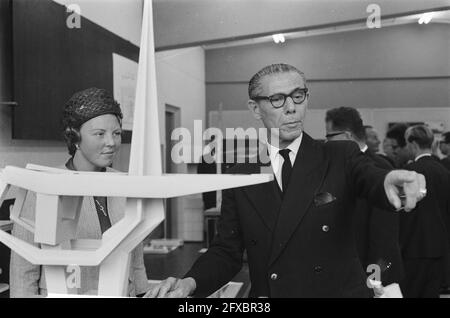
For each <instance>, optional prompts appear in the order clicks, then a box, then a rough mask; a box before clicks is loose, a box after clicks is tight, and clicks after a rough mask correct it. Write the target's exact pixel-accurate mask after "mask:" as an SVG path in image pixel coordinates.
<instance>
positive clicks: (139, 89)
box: [129, 0, 162, 176]
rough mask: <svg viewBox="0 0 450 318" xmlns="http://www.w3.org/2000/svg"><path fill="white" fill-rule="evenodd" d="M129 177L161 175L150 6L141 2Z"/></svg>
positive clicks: (146, 2) (146, 0)
mask: <svg viewBox="0 0 450 318" xmlns="http://www.w3.org/2000/svg"><path fill="white" fill-rule="evenodd" d="M134 105H135V106H134V118H133V136H132V142H131V152H130V166H129V174H130V175H135V176H144V175H155V176H159V175H161V174H162V163H161V148H160V140H161V139H160V135H159V117H158V98H157V94H156V66H155V45H154V39H153V12H152V4H151V2H150V1H148V0H144V8H143V18H142V33H141V44H140V51H139V67H138V78H137V86H136V97H135V103H134Z"/></svg>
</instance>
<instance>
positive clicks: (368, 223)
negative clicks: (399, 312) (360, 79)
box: [325, 107, 403, 294]
mask: <svg viewBox="0 0 450 318" xmlns="http://www.w3.org/2000/svg"><path fill="white" fill-rule="evenodd" d="M325 123H326V133H327V135H326V137H327V141H337V140H350V141H354V142H355V143H356V144H357V145H358V147H359V148H360V149H361V152H363V153H364V155H365V156H367V157H368V158H370V159H371V160H372V161H373V162H374V163H375V164H376V165H377V166H378V167H381V168H383V169H387V170H392V169H393V167H392V166H391V165H390V164H389V162H388V161H387V160H385V159H384V158H382V157H380V156H378V155H377V154H376V153H375V152H373V151H372V150H375V148H373V147H372V149H371V148H370V147H368V145H367V144H366V142H365V139H366V135H365V127H366V126H363V122H362V119H361V116H360V114H359V112H358V111H357V110H356V109H354V108H352V107H339V108H333V109H330V110H328V111H327V113H326V117H325ZM367 127H370V126H367ZM378 144H379V142H378ZM354 231H355V238H356V247H357V250H358V254H359V257H360V260H361V262H362V265H363V268H364V269H365V270H366V272H367V273H368V274H372V270H371V269H372V268H376V269H377V270H378V271H379V272H378V274H380V275H379V277H378V280H379V281H380V282H382V283H383V285H384V286H387V285H391V284H392V288H395V289H396V290H397V294H400V293H399V292H398V288H399V287H398V283H399V282H400V280H401V279H402V278H403V265H402V258H401V253H400V245H399V241H398V235H399V232H398V213H392V211H387V210H384V209H379V208H377V207H375V206H373V205H372V204H370V203H369V202H368V200H366V199H364V198H358V199H357V201H356V206H355V215H354ZM373 265H376V266H377V267H373ZM394 284H395V285H394Z"/></svg>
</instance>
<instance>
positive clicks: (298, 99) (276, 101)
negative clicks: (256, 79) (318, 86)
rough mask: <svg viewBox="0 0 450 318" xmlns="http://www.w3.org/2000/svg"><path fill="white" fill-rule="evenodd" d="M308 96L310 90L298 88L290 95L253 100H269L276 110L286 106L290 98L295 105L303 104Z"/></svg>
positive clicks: (281, 94)
mask: <svg viewBox="0 0 450 318" xmlns="http://www.w3.org/2000/svg"><path fill="white" fill-rule="evenodd" d="M307 96H308V88H306V87H305V88H297V89H295V90H294V91H293V92H292V93H290V94H283V93H278V94H274V95H271V96H255V97H253V98H252V99H253V100H260V99H266V100H269V101H270V103H271V104H272V106H273V107H274V108H280V107H283V106H284V103H285V102H286V99H287V98H288V97H290V98H292V101H293V102H294V104H301V103H303V102H304V101H305V99H306V97H307Z"/></svg>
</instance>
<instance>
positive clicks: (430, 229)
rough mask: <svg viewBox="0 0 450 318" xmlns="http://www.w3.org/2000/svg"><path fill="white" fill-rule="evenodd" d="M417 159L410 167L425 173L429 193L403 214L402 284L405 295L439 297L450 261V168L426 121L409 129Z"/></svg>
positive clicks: (408, 167)
mask: <svg viewBox="0 0 450 318" xmlns="http://www.w3.org/2000/svg"><path fill="white" fill-rule="evenodd" d="M405 139H406V143H407V147H408V148H409V151H410V152H411V153H412V154H413V156H414V162H412V163H410V164H408V165H407V166H406V169H408V170H412V171H416V172H418V173H421V174H423V175H425V178H426V180H427V191H428V193H427V196H426V197H425V198H424V200H423V201H421V202H420V203H418V204H417V206H416V208H415V209H414V210H413V211H412V212H411V213H402V214H401V215H400V245H401V249H402V255H403V261H404V267H405V278H404V280H403V281H402V282H401V284H400V286H401V289H402V291H403V293H404V295H405V297H414V298H415V297H439V289H440V287H441V285H442V283H443V281H444V279H445V275H446V271H445V269H446V268H447V269H448V266H450V263H449V262H448V255H449V232H448V226H449V224H448V220H449V217H450V208H449V207H450V202H449V193H450V184H449V175H448V171H447V170H446V169H445V168H444V167H443V166H442V165H441V164H440V163H439V161H438V160H436V159H435V158H433V157H432V155H431V145H432V143H433V139H434V136H433V133H432V132H431V130H430V129H428V128H427V127H426V126H423V125H417V126H413V127H409V128H408V129H407V130H406V133H405Z"/></svg>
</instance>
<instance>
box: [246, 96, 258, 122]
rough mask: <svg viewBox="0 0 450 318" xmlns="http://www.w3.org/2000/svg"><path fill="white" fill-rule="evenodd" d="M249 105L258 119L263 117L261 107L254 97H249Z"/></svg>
mask: <svg viewBox="0 0 450 318" xmlns="http://www.w3.org/2000/svg"><path fill="white" fill-rule="evenodd" d="M247 107H248V109H249V110H250V112H251V113H252V115H253V117H255V118H256V119H258V120H260V119H261V109H260V108H259V105H258V103H257V102H255V101H254V100H253V99H249V100H248V102H247Z"/></svg>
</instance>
